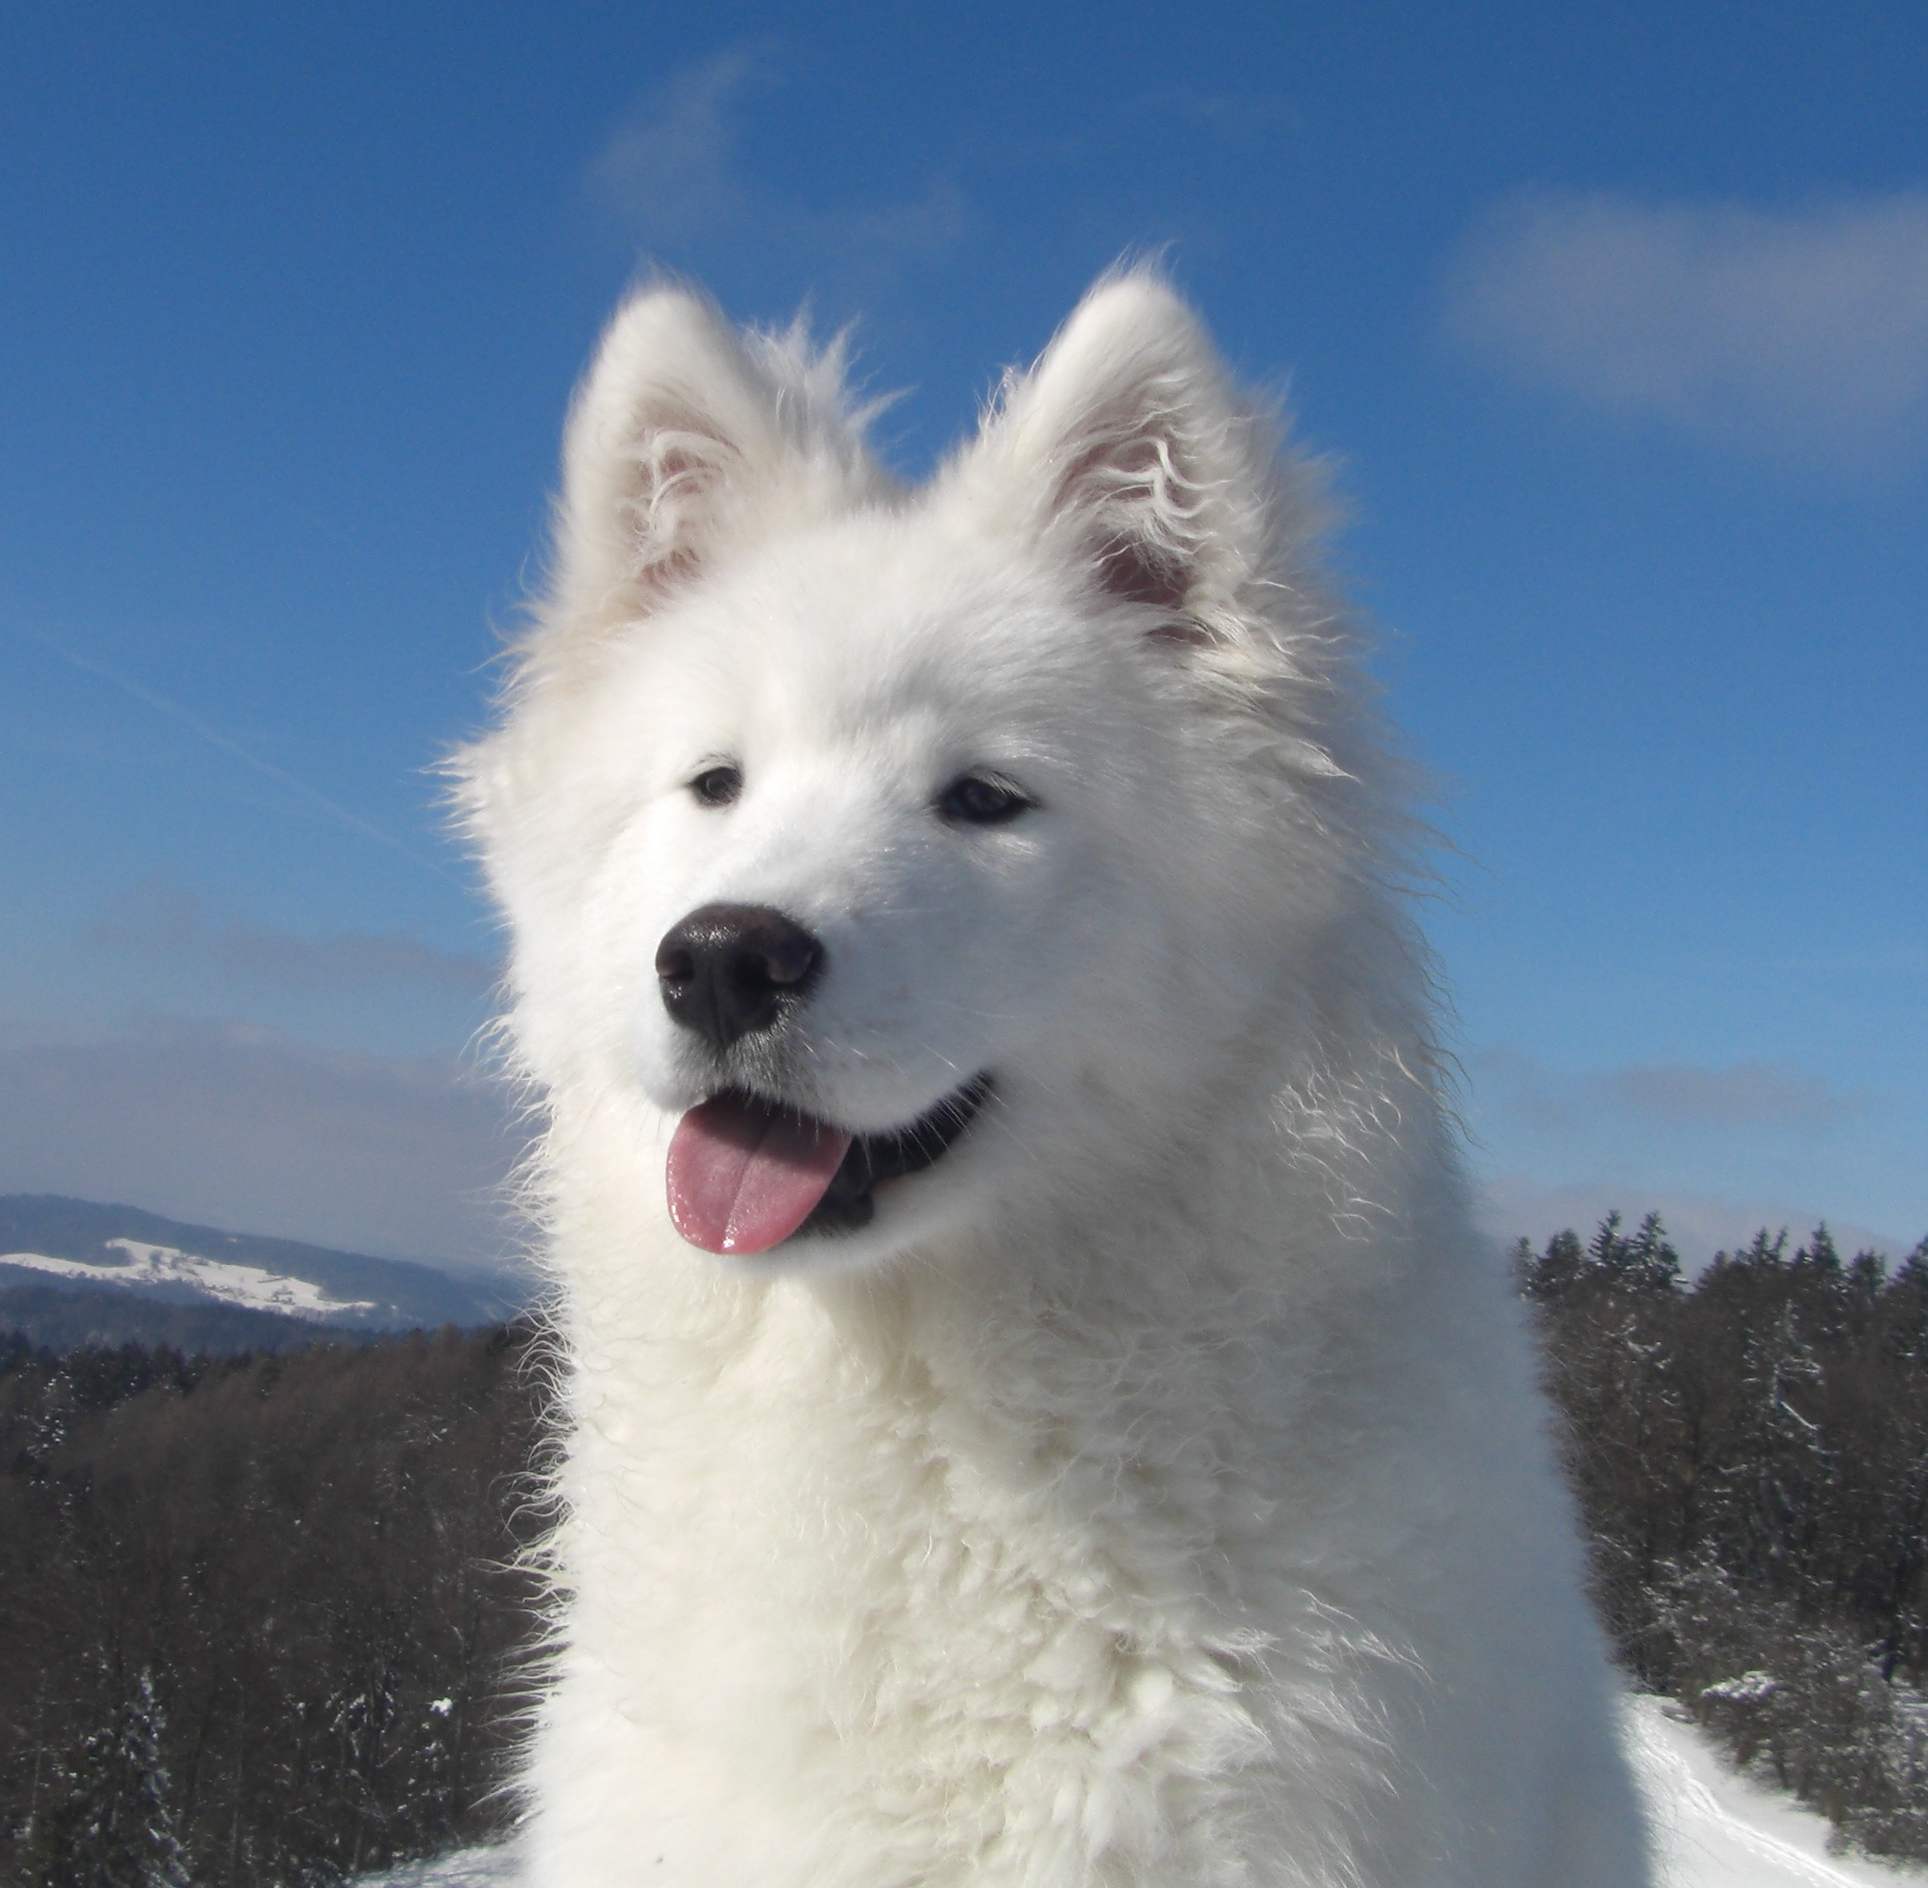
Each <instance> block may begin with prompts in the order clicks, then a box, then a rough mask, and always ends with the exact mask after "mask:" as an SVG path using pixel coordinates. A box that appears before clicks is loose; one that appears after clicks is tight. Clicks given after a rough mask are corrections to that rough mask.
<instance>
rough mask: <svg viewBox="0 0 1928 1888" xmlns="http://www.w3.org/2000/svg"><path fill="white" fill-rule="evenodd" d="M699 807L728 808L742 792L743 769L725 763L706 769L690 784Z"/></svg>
mask: <svg viewBox="0 0 1928 1888" xmlns="http://www.w3.org/2000/svg"><path fill="white" fill-rule="evenodd" d="M690 791H691V792H692V793H693V794H695V795H696V801H697V804H698V805H699V806H728V805H729V804H730V803H731V801H733V800H734V799H736V797H737V796H738V795H739V794H740V793H741V792H742V791H743V769H742V768H741V767H734V766H731V765H730V764H729V763H728V762H725V763H724V764H723V765H722V766H721V767H706V768H704V769H703V771H702V772H701V773H700V774H698V775H697V776H696V778H695V779H694V780H692V781H691V782H690Z"/></svg>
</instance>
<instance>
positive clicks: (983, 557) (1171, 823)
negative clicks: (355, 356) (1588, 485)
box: [456, 269, 1647, 1888]
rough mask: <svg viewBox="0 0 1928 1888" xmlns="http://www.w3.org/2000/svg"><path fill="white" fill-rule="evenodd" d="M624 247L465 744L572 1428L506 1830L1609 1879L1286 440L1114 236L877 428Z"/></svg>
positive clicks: (676, 1875) (684, 1876)
mask: <svg viewBox="0 0 1928 1888" xmlns="http://www.w3.org/2000/svg"><path fill="white" fill-rule="evenodd" d="M842 368H843V363H842V360H841V350H840V349H839V348H838V347H836V346H832V347H830V348H828V349H825V350H822V351H815V350H813V349H812V347H811V346H810V344H809V342H808V340H807V338H806V337H805V336H803V335H802V334H801V333H800V332H793V333H791V334H788V335H770V334H761V333H748V334H741V333H737V332H735V331H733V330H732V329H731V328H730V327H729V326H727V325H726V324H725V323H724V322H723V321H722V320H721V319H720V318H719V317H718V315H717V314H716V312H715V311H714V309H713V308H712V307H711V306H710V305H709V304H708V303H706V302H705V301H704V300H702V299H701V298H700V297H698V296H696V295H695V294H692V293H689V292H687V291H685V290H683V289H681V288H678V287H654V288H650V289H647V290H645V291H644V292H642V293H640V294H638V295H637V296H636V297H635V298H634V299H633V300H631V301H630V302H629V303H628V304H627V306H625V307H624V308H623V309H622V310H621V312H620V313H619V314H618V315H617V316H616V319H615V321H614V323H613V324H612V326H611V327H610V329H609V331H608V334H607V336H606V337H605V339H604V340H603V343H602V346H601V351H600V353H599V354H598V355H597V357H596V360H595V363H594V365H593V367H592V368H591V370H590V372H589V375H588V378H587V380H586V381H585V383H584V385H583V387H582V390H581V392H580V394H579V396H578V398H577V400H576V403H575V407H574V410H573V412H572V414H571V416H570V420H569V425H568V432H567V441H566V447H565V452H564V467H563V481H562V493H561V498H560V501H559V504H558V509H557V521H556V531H555V546H554V557H553V569H552V574H551V576H550V579H549V581H548V583H547V587H546V590H545V593H544V595H543V597H542V600H541V602H540V604H539V606H538V608H537V610H536V612H535V619H534V624H533V627H532V629H531V631H530V633H529V634H528V635H527V636H526V638H525V639H524V640H523V641H522V642H521V644H520V645H519V647H518V648H517V649H516V650H515V652H514V655H513V664H512V673H511V679H510V681H509V685H508V687H507V690H506V693H505V696H504V700H503V702H502V705H501V713H500V717H499V721H498V723H497V725H496V726H495V727H494V728H493V730H492V731H491V732H489V733H487V734H486V735H485V736H484V737H483V738H481V739H480V740H478V741H476V742H475V743H474V744H473V745H472V746H470V747H468V748H466V749H465V750H463V752H462V753H461V755H460V756H459V757H458V759H457V762H456V771H457V775H458V779H459V783H460V785H459V791H460V793H461V796H462V800H463V806H464V811H465V816H466V818H467V821H468V823H469V826H470V828H471V830H472V832H473V834H474V836H475V839H476V842H477V844H478V846H479V848H480V851H481V853H482V856H483V858H484V860H485V862H486V869H487V873H488V877H489V881H490V884H491V886H492V888H493V891H494V894H495V896H496V898H497V899H498V901H499V902H500V904H501V907H502V909H503V910H504V912H505V913H506V914H507V917H508V920H509V923H510V927H511V930H512V934H513V954H512V967H511V971H510V986H511V994H512V1008H511V1014H510V1017H509V1025H508V1028H509V1035H510V1037H511V1039H512V1042H513V1046H514V1053H515V1056H516V1059H517V1062H518V1065H519V1069H520V1072H521V1073H522V1074H523V1075H524V1076H525V1077H526V1079H527V1081H528V1082H529V1084H530V1085H531V1088H532V1090H533V1092H534V1093H535V1094H536V1095H537V1096H538V1097H539V1098H540V1105H541V1109H542V1113H543V1127H544V1133H543V1136H542V1140H541V1146H540V1152H539V1155H538V1157H537V1166H536V1170H535V1176H534V1181H533V1187H532V1191H533V1192H534V1194H535V1197H536V1199H537V1203H538V1211H539V1216H540V1221H541V1227H542V1238H543V1243H544V1246H545V1250H546V1254H547V1263H548V1265H549V1266H550V1268H551V1270H552V1275H553V1281H554V1284H555V1287H556V1291H557V1309H556V1313H555V1322H556V1338H557V1356H558V1360H559V1365H560V1369H559V1377H560V1385H561V1387H560V1416H561V1428H562V1435H561V1439H560V1440H559V1443H558V1447H557V1455H556V1460H555V1462H554V1464H553V1466H552V1472H551V1479H552V1492H553V1496H554V1500H555V1506H556V1521H555V1526H554V1530H553V1534H552V1537H551V1538H550V1540H549V1543H548V1546H547V1549H546V1563H545V1564H546V1566H547V1569H548V1573H549V1576H550V1580H551V1583H552V1587H553V1595H554V1598H553V1607H552V1615H551V1628H552V1630H551V1639H550V1644H549V1646H548V1648H547V1653H546V1658H545V1662H544V1666H543V1672H542V1679H541V1685H540V1691H539V1696H538V1698H537V1701H536V1704H535V1707H534V1719H535V1722H534V1729H533V1734H532V1738H531V1745H530V1750H529V1753H528V1758H527V1765H526V1776H525V1784H526V1792H527V1802H528V1815H527V1817H526V1819H525V1824H524V1840H525V1844H526V1858H527V1859H526V1876H527V1879H528V1880H529V1881H530V1882H531V1883H532V1884H536V1885H537V1888H627V1885H628V1884H640V1883H651V1884H663V1885H664V1888H805V1885H807V1888H966V1885H967V1884H968V1885H969V1888H1087V1885H1089V1888H1098V1885H1099V1884H1103V1885H1104V1888H1127V1885H1130V1888H1151V1885H1152V1884H1157V1885H1158V1888H1207V1885H1208V1884H1209V1885H1210V1888H1284V1885H1285V1884H1292V1885H1293V1888H1315V1885H1316V1888H1638V1884H1640V1883H1643V1882H1644V1881H1645V1880H1646V1879H1647V1872H1646V1862H1645V1858H1644V1842H1643V1834H1642V1830H1641V1826H1640V1821H1639V1816H1638V1812H1637V1810H1636V1807H1635V1800H1634V1795H1633V1791H1632V1788H1631V1786H1630V1783H1629V1779H1628V1773H1627V1770H1626V1768H1625V1766H1624V1764H1623V1761H1622V1757H1621V1754H1620V1751H1619V1750H1618V1748H1617V1746H1616V1739H1615V1732H1614V1725H1613V1707H1612V1684H1611V1681H1610V1677H1609V1672H1608V1667H1607V1662H1606V1659H1605V1657H1604V1655H1603V1650H1602V1644H1601V1640H1600V1637H1599V1634H1598V1633H1597V1631H1596V1629H1595V1626H1594V1624H1593V1622H1592V1620H1591V1618H1590V1616H1589V1613H1588V1608H1587V1605H1586V1602H1585V1600H1584V1598H1583V1596H1582V1566H1581V1553H1580V1550H1579V1547H1578V1544H1577V1539H1576V1533H1575V1528H1574V1524H1573V1518H1572V1515H1571V1513H1570V1511H1569V1507H1568V1504H1567V1501H1566V1499H1565V1496H1564V1494H1563V1491H1562V1488H1561V1485H1560V1482H1559V1479H1558V1476H1557V1473H1556V1470H1555V1465H1554V1452H1553V1449H1552V1447H1551V1445H1550V1442H1549V1436H1548V1426H1547V1419H1546V1415H1545V1411H1544V1409H1543V1408H1542V1405H1541V1403H1540V1402H1539V1400H1538V1399H1537V1397H1536V1393H1535V1388H1534V1383H1533V1369H1532V1366H1531V1363H1530V1360H1529V1355H1528V1346H1527V1341H1526V1337H1525V1334H1524V1332H1523V1329H1522V1325H1521V1320H1520V1317H1519V1314H1518V1313H1517V1311H1516V1310H1515V1308H1514V1307H1513V1305H1512V1303H1511V1301H1510V1297H1509V1293H1508V1291H1507V1288H1506V1281H1505V1277H1504V1270H1503V1264H1502V1262H1501V1260H1500V1259H1499V1257H1498V1255H1497V1254H1496V1253H1495V1252H1493V1251H1492V1250H1490V1249H1489V1247H1488V1244H1487V1242H1485V1241H1484V1240H1482V1239H1481V1238H1479V1237H1478V1236H1476V1235H1475V1233H1474V1231H1473V1229H1472V1224H1471V1220H1470V1217H1469V1213H1468V1208H1467V1199H1466V1188H1465V1185H1464V1182H1463V1180H1462V1178H1461V1171H1460V1163H1459V1159H1458V1155H1457V1152H1456V1147H1455V1139H1454V1129H1453V1125H1452V1121H1451V1117H1450V1114H1449V1112H1448V1110H1447V1107H1446V1105H1445V1102H1444V1100H1443V1098H1442V1090H1443V1088H1444V1082H1443V1080H1442V1074H1441V1054H1440V1051H1439V1049H1438V1047H1437V1045H1436V1035H1435V1025H1434V1017H1433V1014H1432V1011H1433V989H1432V984H1431V979H1430V977H1429V975H1428V968H1427V960H1426V957H1425V953H1424V949H1423V946H1422V945H1421V943H1420V941H1419V939H1418V937H1417V935H1416V933H1415V931H1414V929H1413V926H1412V924H1411V921H1410V919H1409V917H1408V915H1407V913H1406V911H1405V908H1404V905H1403V902H1402V893H1401V886H1402V884H1403V883H1404V882H1405V881H1406V880H1407V878H1408V877H1409V876H1410V859H1409V856H1408V854H1409V846H1410V844H1411V841H1412V829H1411V827H1410V826H1409V823H1408V819H1407V814H1406V812H1405V809H1404V807H1403V806H1402V790H1401V777H1400V773H1399V770H1398V768H1397V767H1396V766H1395V765H1394V764H1393V763H1392V762H1391V761H1390V760H1389V758H1388V756H1387V753H1386V751H1385V747H1384V744H1383V742H1382V739H1381V734H1380V730H1379V728H1378V727H1377V726H1376V725H1375V719H1374V714H1373V711H1372V707H1371V700H1370V694H1369V691H1368V690H1367V688H1366V687H1365V686H1364V684H1363V682H1362V679H1361V675H1360V672H1359V669H1358V666H1357V663H1358V657H1357V651H1356V648H1355V639H1354V636H1353V634H1352V633H1351V631H1350V630H1349V628H1348V623H1347V619H1346V616H1345V614H1344V612H1343V610H1342V609H1341V608H1340V606H1339V605H1338V604H1337V603H1336V602H1335V601H1334V599H1333V596H1332V595H1331V593H1330V591H1329V589H1328V588H1327V585H1326V580H1325V578H1324V576H1323V575H1322V573H1321V569H1320V563H1319V558H1318V554H1317V544H1316V537H1317V533H1318V528H1319V524H1320V518H1321V499H1320V482H1319V479H1318V477H1317V476H1316V474H1315V472H1314V470H1313V469H1312V468H1311V467H1310V466H1309V465H1308V464H1307V463H1306V462H1305V461H1303V460H1302V459H1300V458H1297V457H1293V456H1290V455H1287V454H1285V453H1283V452H1282V449H1281V445H1280V438H1279V432H1278V428H1277V427H1276V425H1275V423H1274V420H1273V418H1272V416H1271V414H1270V412H1269V410H1268V408H1267V405H1266V403H1264V402H1262V401H1255V400H1254V399H1252V398H1250V397H1249V396H1247V395H1246V394H1244V393H1242V392H1241V391H1240V390H1239V389H1238V388H1237V387H1236V386H1235V385H1234V384H1233V383H1232V382H1231V381H1230V380H1229V379H1228V377H1227V374H1226V372H1225V370H1224V368H1223V367H1222V366H1221V364H1220V362H1219V360H1218V358H1217V356H1216V354H1215V352H1214V349H1213V347H1212V344H1211V342H1210V341H1209V339H1208V338H1207V336H1206V334H1205V333H1204V332H1203V330H1202V329H1201V327H1200V325H1199V323H1198V321H1197V320H1196V319H1195V317H1194V316H1193V315H1192V313H1191V312H1190V311H1189V310H1188V308H1187V307H1186V306H1185V305H1184V303H1183V302H1181V301H1180V300H1179V298H1178V297H1177V296H1176V295H1175V294H1174V293H1173V291H1172V290H1171V289H1170V288H1169V287H1168V286H1167V285H1166V283H1165V282H1164V281H1163V280H1161V279H1160V278H1159V276H1158V275H1157V274H1155V273H1153V272H1150V271H1146V270H1143V269H1130V270H1124V271H1120V272H1118V273H1116V274H1114V275H1112V276H1110V277H1108V278H1107V279H1105V280H1104V281H1102V282H1100V283H1099V284H1098V286H1097V287H1095V288H1094V289H1093V290H1092V291H1091V293H1090V294H1089V295H1088V296H1087V297H1086V299H1085V300H1084V302H1083V303H1082V304H1081V305H1080V306H1079V307H1078V309H1077V310H1076V311H1075V313H1073V315H1072V316H1071V318H1070V320H1069V321H1068V322H1067V323H1066V325H1065V327H1064V328H1063V330H1062V331H1061V332H1060V333H1059V334H1058V336H1057V338H1056V339H1055V340H1054V341H1053V342H1052V343H1051V345H1050V346H1049V348H1048V349H1047V350H1046V352H1045V353H1044V355H1043V356H1042V358H1041V359H1040V360H1039V361H1038V363H1037V364H1036V366H1035V367H1034V368H1033V369H1032V370H1031V371H1029V372H1028V373H1021V374H1014V375H1012V376H1010V377H1008V378H1007V379H1006V381H1005V383H1004V385H1003V387H1002V389H1001V391H1000V393H999V394H998V397H997V398H996V400H995V402H994V403H993V404H992V406H991V409H990V410H989V412H988V413H987V415H986V417H985V418H984V420H983V423H982V426H981V428H980V430H979V432H978V434H977V436H976V437H975V439H973V440H972V441H971V442H970V443H969V444H967V445H965V446H964V447H963V448H962V449H961V450H960V451H958V452H957V453H956V455H955V456H954V457H952V458H951V459H950V460H949V462H948V463H947V464H945V465H944V466H943V467H942V468H941V470H939V471H938V472H937V474H936V475H935V476H934V477H933V478H932V479H931V480H930V481H929V483H928V484H926V485H924V486H922V487H921V488H919V489H916V490H905V489H902V488H901V487H900V486H898V485H897V484H896V483H894V482H893V480H892V479H891V478H890V477H889V475H888V474H887V473H886V472H884V471H883V470H881V469H880V468H879V466H878V464H877V463H876V461H875V460H874V459H873V458H872V457H871V456H870V454H869V453H868V451H867V450H866V446H865V440H864V423H865V420H866V418H867V417H868V414H867V412H866V409H865V408H864V407H863V405H862V404H861V403H859V402H856V401H854V400H853V398H852V397H851V395H850V394H849V393H848V391H847V390H846V387H845V384H844V376H843V371H842Z"/></svg>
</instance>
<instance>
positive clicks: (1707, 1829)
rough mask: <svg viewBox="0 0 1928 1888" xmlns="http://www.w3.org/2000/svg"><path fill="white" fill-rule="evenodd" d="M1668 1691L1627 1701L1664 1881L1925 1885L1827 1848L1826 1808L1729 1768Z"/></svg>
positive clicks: (1753, 1887) (1682, 1884) (1797, 1887)
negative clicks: (1820, 1810) (1822, 1812)
mask: <svg viewBox="0 0 1928 1888" xmlns="http://www.w3.org/2000/svg"><path fill="white" fill-rule="evenodd" d="M1677 1710H1678V1707H1676V1706H1674V1705H1672V1704H1670V1703H1669V1701H1668V1700H1667V1699H1665V1698H1629V1699H1628V1700H1627V1714H1626V1724H1627V1739H1628V1742H1629V1744H1630V1745H1631V1746H1632V1749H1633V1760H1634V1768H1635V1770H1636V1771H1637V1772H1638V1774H1639V1777H1640V1782H1641V1787H1642V1789H1643V1791H1644V1792H1645V1794H1646V1798H1647V1807H1648V1811H1649V1813H1650V1814H1651V1815H1652V1817H1653V1822H1654V1835H1655V1838H1656V1841H1657V1844H1658V1847H1659V1851H1660V1880H1661V1883H1662V1885H1663V1888H1921V1884H1923V1883H1925V1882H1928V1875H1924V1874H1923V1873H1922V1872H1921V1871H1920V1870H1919V1869H1912V1868H1910V1869H1896V1868H1889V1867H1886V1866H1885V1865H1884V1864H1882V1863H1880V1862H1870V1861H1868V1860H1866V1859H1865V1858H1863V1857H1860V1856H1845V1855H1830V1854H1829V1853H1828V1824H1827V1820H1826V1818H1825V1817H1822V1816H1817V1815H1816V1814H1814V1812H1813V1811H1811V1810H1806V1809H1803V1808H1802V1807H1801V1805H1800V1804H1799V1803H1797V1802H1796V1801H1795V1800H1794V1799H1793V1797H1791V1796H1788V1795H1785V1794H1783V1793H1782V1792H1780V1791H1778V1790H1770V1789H1765V1788H1763V1787H1762V1786H1761V1785H1759V1784H1757V1783H1750V1782H1749V1781H1748V1780H1747V1779H1746V1778H1745V1777H1742V1776H1738V1775H1736V1774H1735V1772H1734V1771H1733V1770H1731V1769H1730V1768H1729V1767H1728V1765H1727V1762H1726V1760H1725V1759H1724V1758H1723V1757H1722V1756H1721V1755H1720V1754H1719V1753H1718V1752H1717V1751H1716V1750H1715V1748H1714V1746H1713V1745H1712V1744H1710V1743H1709V1742H1708V1741H1707V1740H1706V1739H1705V1738H1704V1737H1702V1736H1701V1734H1700V1732H1699V1731H1698V1730H1696V1729H1695V1728H1694V1726H1693V1724H1692V1723H1690V1722H1684V1721H1682V1719H1681V1718H1680V1717H1679V1716H1678V1715H1676V1713H1677Z"/></svg>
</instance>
